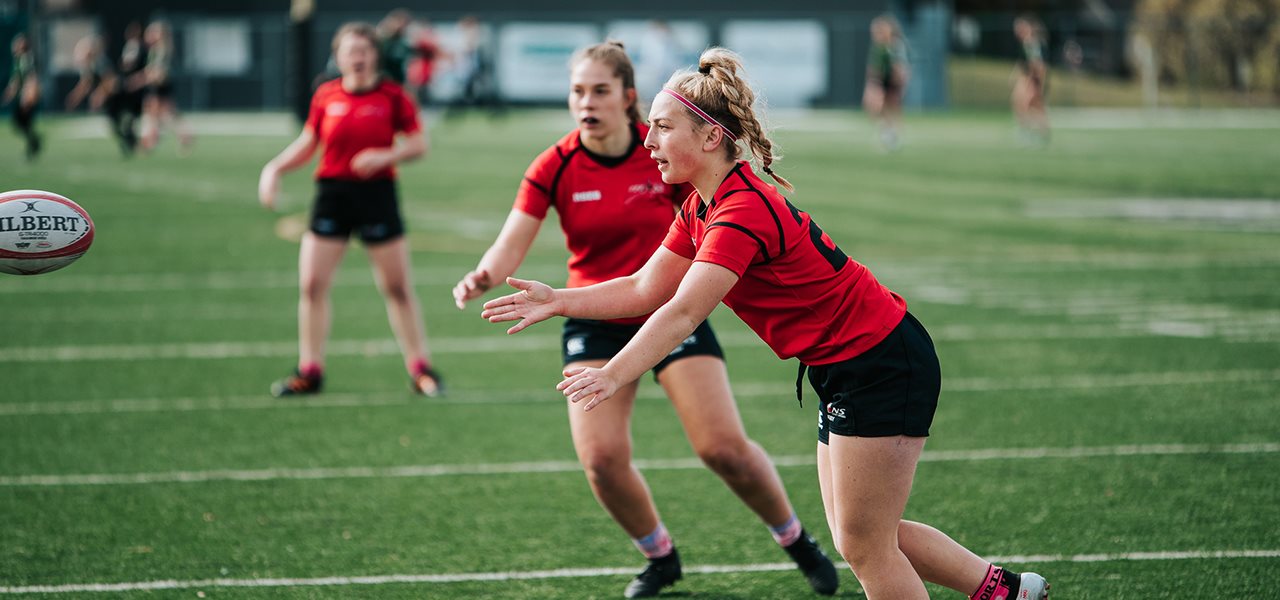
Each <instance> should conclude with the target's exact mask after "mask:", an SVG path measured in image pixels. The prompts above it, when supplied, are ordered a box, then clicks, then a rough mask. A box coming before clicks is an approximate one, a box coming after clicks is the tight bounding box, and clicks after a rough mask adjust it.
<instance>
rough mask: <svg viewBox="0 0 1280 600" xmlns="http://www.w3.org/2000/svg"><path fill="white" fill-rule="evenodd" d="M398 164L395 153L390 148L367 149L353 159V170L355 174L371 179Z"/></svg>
mask: <svg viewBox="0 0 1280 600" xmlns="http://www.w3.org/2000/svg"><path fill="white" fill-rule="evenodd" d="M395 162H396V155H395V151H394V150H392V149H390V148H367V149H364V150H361V151H360V152H358V153H356V155H355V156H354V157H352V159H351V170H352V171H355V174H356V175H358V176H360V177H363V178H366V179H367V178H369V177H372V176H374V175H376V174H377V173H379V172H380V171H383V170H385V169H388V168H390V167H391V166H392V165H394V164H395Z"/></svg>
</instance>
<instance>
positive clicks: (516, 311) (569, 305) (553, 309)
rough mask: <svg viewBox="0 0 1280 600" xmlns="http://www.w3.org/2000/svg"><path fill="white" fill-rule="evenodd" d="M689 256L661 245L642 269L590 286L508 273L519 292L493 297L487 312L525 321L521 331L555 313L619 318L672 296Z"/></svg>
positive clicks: (512, 330)
mask: <svg viewBox="0 0 1280 600" xmlns="http://www.w3.org/2000/svg"><path fill="white" fill-rule="evenodd" d="M690 264H692V261H690V260H689V259H687V258H684V257H683V256H680V255H679V254H676V253H675V252H672V251H670V250H668V249H667V248H666V247H665V246H659V247H658V250H657V251H656V252H654V253H653V256H651V257H649V261H648V262H646V263H645V264H644V266H643V267H640V270H639V271H636V272H635V273H634V274H632V275H629V276H627V277H619V278H617V279H611V280H609V281H604V282H601V283H597V284H595V285H589V286H587V287H580V288H569V289H552V288H551V287H549V286H547V285H545V284H543V283H539V282H537V281H525V280H522V279H516V278H514V277H508V278H507V283H508V284H510V285H511V287H514V288H516V289H518V290H520V291H519V292H516V293H514V294H509V295H506V296H503V297H501V298H496V299H493V300H490V301H488V302H486V303H485V304H484V312H482V313H480V316H481V317H484V318H486V319H488V320H489V322H490V323H499V322H502V321H517V320H518V321H519V323H516V324H515V325H514V326H512V327H511V328H510V329H508V330H507V333H516V332H518V331H520V330H522V329H524V328H526V327H528V326H530V325H533V324H534V323H537V322H539V321H545V320H547V319H549V318H551V317H555V316H562V317H576V318H579V319H618V318H622V317H634V316H637V315H643V314H645V313H647V312H650V311H652V310H654V309H656V308H658V307H659V306H662V304H663V303H664V302H666V301H667V300H669V299H670V298H671V296H672V294H674V293H675V292H676V287H677V286H679V285H680V279H681V278H682V277H684V274H685V272H686V271H688V270H689V265H690Z"/></svg>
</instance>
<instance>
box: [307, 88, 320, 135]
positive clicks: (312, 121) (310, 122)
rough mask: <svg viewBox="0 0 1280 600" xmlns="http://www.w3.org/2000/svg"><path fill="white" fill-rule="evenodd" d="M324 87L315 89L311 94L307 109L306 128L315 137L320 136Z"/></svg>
mask: <svg viewBox="0 0 1280 600" xmlns="http://www.w3.org/2000/svg"><path fill="white" fill-rule="evenodd" d="M323 96H324V88H323V87H321V88H319V89H317V90H316V93H315V94H313V95H312V96H311V108H310V110H308V111H307V125H306V127H307V129H310V130H311V133H314V134H315V135H316V139H319V138H320V123H321V121H323V120H324V100H323Z"/></svg>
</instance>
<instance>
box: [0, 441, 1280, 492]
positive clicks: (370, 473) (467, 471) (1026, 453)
mask: <svg viewBox="0 0 1280 600" xmlns="http://www.w3.org/2000/svg"><path fill="white" fill-rule="evenodd" d="M1276 452H1280V443H1253V444H1130V445H1122V446H1098V447H1068V448H985V449H976V450H939V451H931V450H926V451H925V452H924V453H923V454H922V455H921V456H920V461H921V462H972V461H985V460H1039V459H1053V458H1061V459H1077V458H1097V457H1115V456H1177V455H1188V454H1190V455H1212V454H1273V453H1276ZM772 459H773V463H774V464H775V465H777V466H778V467H782V468H785V467H804V466H811V465H813V464H814V457H813V455H808V454H803V455H781V456H774V457H772ZM635 465H636V467H637V468H639V469H641V470H647V471H681V470H690V469H702V468H704V466H703V464H702V461H701V460H699V459H697V458H674V459H649V460H645V459H638V460H636V461H635ZM581 470H582V467H581V466H580V465H579V464H578V463H577V462H576V461H540V462H513V463H475V464H452V465H447V464H437V465H402V466H394V467H370V466H358V467H317V468H309V469H286V468H274V469H216V470H208V471H165V472H151V473H80V474H65V475H6V476H0V487H60V486H81V485H150V484H164V483H205V482H210V481H281V480H315V479H384V478H404V477H409V478H418V477H449V476H463V475H519V474H528V473H577V472H579V471H581Z"/></svg>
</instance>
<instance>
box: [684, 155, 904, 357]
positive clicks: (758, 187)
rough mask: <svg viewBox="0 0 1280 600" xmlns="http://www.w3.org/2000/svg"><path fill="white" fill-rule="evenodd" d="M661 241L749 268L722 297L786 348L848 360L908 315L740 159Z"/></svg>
mask: <svg viewBox="0 0 1280 600" xmlns="http://www.w3.org/2000/svg"><path fill="white" fill-rule="evenodd" d="M663 245H664V246H666V247H667V248H668V249H670V250H671V251H672V252H675V253H676V254H679V255H680V256H683V257H685V258H689V259H692V260H694V261H703V262H709V263H713V264H717V265H720V266H722V267H725V268H727V269H729V270H731V271H733V272H734V273H737V274H738V276H739V277H740V278H741V279H739V280H738V283H737V285H735V286H733V289H731V290H729V293H728V294H727V295H725V297H724V303H725V305H726V306H728V307H729V308H731V309H733V312H735V313H737V315H738V316H739V317H740V318H741V319H742V320H743V321H744V322H746V324H747V325H748V326H750V327H751V329H752V330H754V331H755V332H756V334H757V335H759V336H760V339H762V340H764V342H765V343H766V344H768V345H769V347H770V348H771V349H773V351H774V353H775V354H777V355H778V357H779V358H783V359H787V358H791V357H793V356H795V357H799V358H800V360H801V361H803V362H804V363H805V364H807V365H825V364H831V363H835V362H840V361H842V360H848V359H850V358H853V357H855V356H857V355H859V354H862V353H863V352H865V351H867V350H868V349H870V348H871V347H872V346H874V345H876V344H877V343H879V342H880V341H881V340H883V339H884V338H885V336H887V335H889V332H890V331H891V330H893V328H894V327H896V326H897V325H898V323H899V322H900V321H902V317H903V315H904V314H905V313H906V311H907V303H906V301H904V300H903V299H902V297H901V296H899V295H897V294H895V293H893V292H892V291H890V290H889V288H886V287H884V286H883V285H881V284H880V282H879V281H877V280H876V278H875V276H873V275H872V274H871V271H870V270H869V269H867V268H866V267H865V266H863V265H861V264H859V263H858V262H857V261H854V260H852V259H850V258H849V257H848V256H846V255H845V253H844V252H842V251H841V250H840V248H839V247H838V246H836V245H835V243H834V242H832V241H831V238H830V237H828V236H827V234H825V233H823V232H822V229H820V228H819V227H818V225H817V223H814V222H813V219H812V218H810V217H809V215H808V214H807V213H804V212H801V211H800V210H798V209H796V207H794V206H792V205H791V203H790V202H788V201H787V199H786V198H784V197H782V194H779V193H778V191H777V190H775V189H774V188H773V186H771V185H768V184H766V183H765V182H764V181H761V180H760V178H759V177H757V176H756V175H755V173H753V172H752V171H751V167H750V165H748V164H747V163H745V162H739V163H738V165H737V166H736V167H734V169H733V171H731V172H730V173H729V175H728V176H727V177H725V180H724V181H723V182H722V183H721V184H720V188H719V189H717V190H716V193H715V196H714V197H713V198H712V199H711V202H710V203H704V202H703V201H702V200H701V198H699V197H698V195H697V194H693V195H691V196H689V198H688V200H686V201H685V203H684V206H683V207H681V210H680V215H679V216H677V217H676V219H675V222H674V223H672V225H671V228H670V232H669V233H668V234H667V237H666V239H665V240H664V241H663Z"/></svg>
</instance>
